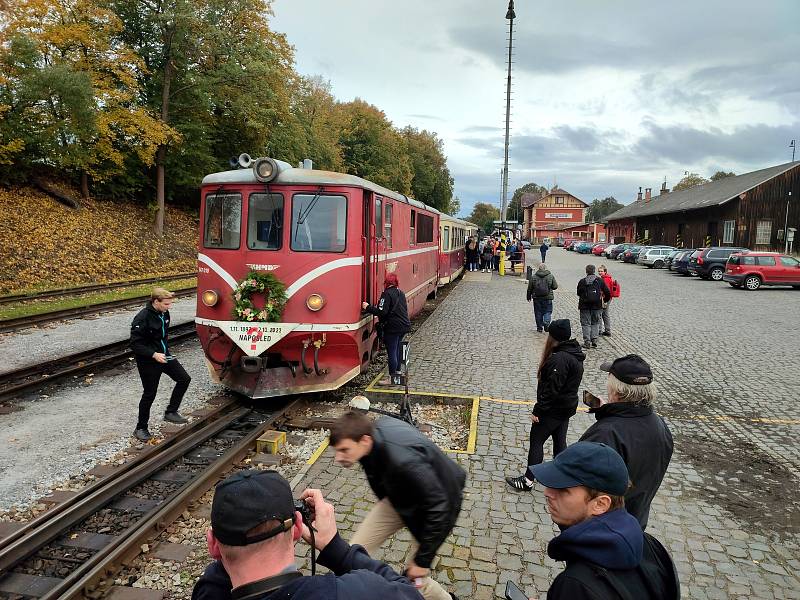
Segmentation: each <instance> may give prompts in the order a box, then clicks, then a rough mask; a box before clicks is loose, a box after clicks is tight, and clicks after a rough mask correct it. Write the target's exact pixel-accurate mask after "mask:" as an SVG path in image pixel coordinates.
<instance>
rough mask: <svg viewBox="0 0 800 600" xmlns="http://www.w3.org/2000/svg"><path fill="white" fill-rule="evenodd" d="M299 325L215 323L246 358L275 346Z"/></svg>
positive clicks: (243, 322)
mask: <svg viewBox="0 0 800 600" xmlns="http://www.w3.org/2000/svg"><path fill="white" fill-rule="evenodd" d="M298 325H300V324H299V323H250V322H248V321H217V327H219V328H220V329H221V330H222V331H224V332H225V335H227V336H228V337H229V338H231V339H232V340H233V341H234V342H236V345H237V346H239V348H241V349H242V351H243V352H244V353H245V354H247V356H259V355H260V354H261V353H262V352H264V350H266V349H267V348H269V347H270V346H272V345H274V344H277V343H278V342H279V341H280V340H282V339H283V338H284V337H285V336H286V335H287V334H289V333H290V332H291V331H292V330H293V329H295V328H296V327H297V326H298Z"/></svg>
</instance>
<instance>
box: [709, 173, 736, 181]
mask: <svg viewBox="0 0 800 600" xmlns="http://www.w3.org/2000/svg"><path fill="white" fill-rule="evenodd" d="M735 176H736V173H734V172H733V171H717V172H716V173H714V174H713V175H712V176H711V181H719V180H720V179H725V178H726V177H735Z"/></svg>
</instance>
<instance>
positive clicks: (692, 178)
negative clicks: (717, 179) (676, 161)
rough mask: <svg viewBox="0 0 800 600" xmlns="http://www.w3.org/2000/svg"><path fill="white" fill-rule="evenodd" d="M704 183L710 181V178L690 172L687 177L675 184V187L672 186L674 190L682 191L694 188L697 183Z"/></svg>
mask: <svg viewBox="0 0 800 600" xmlns="http://www.w3.org/2000/svg"><path fill="white" fill-rule="evenodd" d="M704 183H708V179H706V178H705V177H701V176H700V175H698V174H697V173H688V174H687V175H686V177H684V178H683V179H681V180H680V181H679V182H678V183H676V184H675V187H674V188H672V191H673V192H680V191H681V190H688V189H689V188H692V187H694V186H696V185H703V184H704Z"/></svg>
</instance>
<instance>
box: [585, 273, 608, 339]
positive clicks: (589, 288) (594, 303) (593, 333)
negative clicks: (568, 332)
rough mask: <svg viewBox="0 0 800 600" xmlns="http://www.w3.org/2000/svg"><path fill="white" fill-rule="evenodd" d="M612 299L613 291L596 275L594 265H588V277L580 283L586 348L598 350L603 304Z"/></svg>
mask: <svg viewBox="0 0 800 600" xmlns="http://www.w3.org/2000/svg"><path fill="white" fill-rule="evenodd" d="M610 299H611V290H609V289H608V286H607V285H606V284H605V283H604V282H603V280H602V279H600V278H599V277H598V276H597V275H595V268H594V265H586V277H584V278H583V279H581V280H580V281H578V310H579V311H580V313H581V330H582V333H583V347H584V348H597V338H598V337H599V335H600V319H601V317H602V314H603V302H608V301H609V300H610Z"/></svg>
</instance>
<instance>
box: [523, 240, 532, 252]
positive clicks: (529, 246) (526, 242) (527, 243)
mask: <svg viewBox="0 0 800 600" xmlns="http://www.w3.org/2000/svg"><path fill="white" fill-rule="evenodd" d="M522 247H523V248H525V250H530V249H531V243H530V242H529V241H528V240H522Z"/></svg>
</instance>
